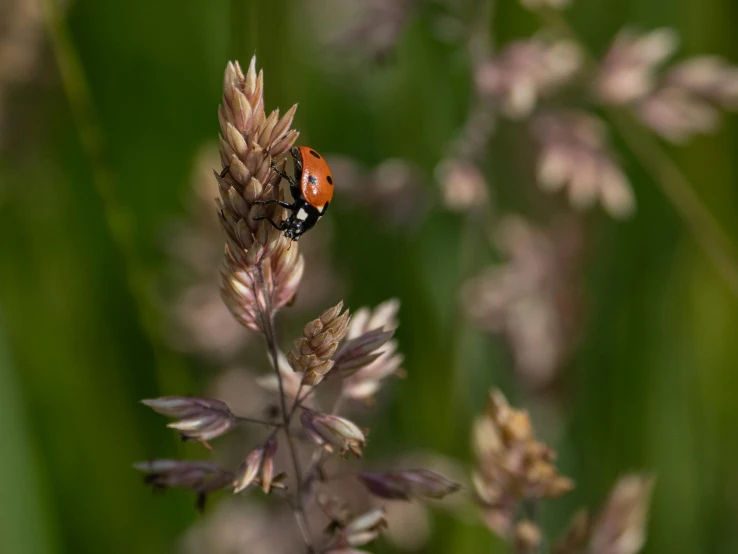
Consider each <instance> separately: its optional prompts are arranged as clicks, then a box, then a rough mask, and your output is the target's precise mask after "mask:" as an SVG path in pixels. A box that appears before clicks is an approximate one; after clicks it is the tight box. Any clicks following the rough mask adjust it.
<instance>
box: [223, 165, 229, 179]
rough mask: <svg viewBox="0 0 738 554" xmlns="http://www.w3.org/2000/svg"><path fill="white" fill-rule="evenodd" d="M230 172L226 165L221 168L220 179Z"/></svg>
mask: <svg viewBox="0 0 738 554" xmlns="http://www.w3.org/2000/svg"><path fill="white" fill-rule="evenodd" d="M230 170H231V166H230V165H227V166H225V167H224V168H223V171H221V172H220V178H221V179H222V178H223V177H225V176H226V175H228V172H229V171H230Z"/></svg>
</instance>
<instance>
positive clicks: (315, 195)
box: [300, 146, 333, 213]
mask: <svg viewBox="0 0 738 554" xmlns="http://www.w3.org/2000/svg"><path fill="white" fill-rule="evenodd" d="M300 154H301V157H302V175H301V178H300V189H301V190H300V192H302V197H303V198H304V199H305V201H306V202H307V203H308V204H310V205H311V206H313V207H314V208H316V209H317V210H319V211H320V212H321V213H322V212H324V211H325V208H327V207H328V204H330V202H331V199H332V198H333V174H332V173H331V170H330V168H329V167H328V164H327V163H326V161H325V159H323V158H322V157H321V155H320V154H318V153H317V152H316V151H315V150H313V149H311V148H308V147H307V146H301V147H300Z"/></svg>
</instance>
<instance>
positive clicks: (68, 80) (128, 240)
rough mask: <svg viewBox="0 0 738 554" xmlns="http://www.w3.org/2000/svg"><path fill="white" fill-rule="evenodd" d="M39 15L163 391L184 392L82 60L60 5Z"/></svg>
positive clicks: (48, 2) (50, 3)
mask: <svg viewBox="0 0 738 554" xmlns="http://www.w3.org/2000/svg"><path fill="white" fill-rule="evenodd" d="M41 10H42V12H43V18H44V23H45V25H46V31H47V33H48V36H49V40H50V43H51V48H52V51H53V53H54V58H55V59H56V64H57V66H58V68H59V75H60V76H61V81H62V86H63V88H64V92H65V94H66V96H67V100H68V102H69V107H70V110H71V113H72V117H73V119H74V122H75V125H76V127H77V133H78V134H79V138H80V142H81V143H82V148H83V149H84V151H85V154H86V155H87V158H88V160H89V163H90V168H91V171H92V182H93V186H94V188H95V191H96V192H97V194H98V196H99V197H100V199H101V200H102V204H103V210H104V213H105V222H106V223H107V226H108V230H109V231H110V235H111V237H112V239H113V242H114V243H115V244H116V246H117V247H118V250H119V251H120V253H121V255H122V257H123V265H124V268H125V277H126V283H127V285H128V289H129V291H130V293H131V296H132V297H133V299H134V301H135V305H136V311H137V315H138V320H139V323H140V325H141V328H142V329H143V331H144V333H145V334H146V336H147V337H148V339H149V343H150V345H151V348H152V349H153V352H154V356H155V359H156V368H157V377H158V382H159V387H160V390H173V389H177V388H180V386H181V385H180V384H179V383H181V381H182V379H183V377H184V375H185V372H184V371H183V370H182V369H183V368H182V365H181V363H179V361H178V360H177V359H176V358H175V357H174V356H172V355H171V353H169V351H168V350H167V349H165V348H162V346H161V341H160V333H159V317H158V315H157V310H156V309H155V308H154V306H153V305H152V303H151V301H150V299H149V295H148V293H147V290H148V288H149V287H148V283H149V282H150V278H149V275H148V271H147V270H146V268H145V267H144V266H143V263H142V262H141V260H140V257H139V256H138V254H137V252H136V247H135V239H134V231H133V224H132V217H131V214H130V211H129V210H127V209H126V207H125V206H124V205H123V204H122V203H121V201H120V199H119V197H118V194H117V191H116V182H115V176H114V175H113V172H112V171H111V170H110V167H109V164H108V163H107V161H106V156H105V142H104V138H103V133H102V131H101V129H100V125H99V123H98V121H97V117H96V115H95V111H94V109H93V103H92V98H91V94H90V90H89V86H88V83H87V79H86V77H85V72H84V68H83V67H82V63H81V61H80V58H79V54H78V53H77V51H76V49H75V47H74V44H73V43H72V40H71V37H70V33H69V28H68V26H67V25H66V22H65V20H64V17H63V14H62V13H61V10H60V8H59V2H56V1H55V0H42V2H41Z"/></svg>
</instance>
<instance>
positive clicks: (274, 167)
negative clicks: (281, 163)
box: [272, 162, 297, 187]
mask: <svg viewBox="0 0 738 554" xmlns="http://www.w3.org/2000/svg"><path fill="white" fill-rule="evenodd" d="M272 170H273V171H274V172H275V173H276V174H277V175H279V176H280V177H282V179H285V180H286V181H287V182H288V183H289V184H290V187H296V186H297V183H295V180H294V179H293V178H292V177H290V176H289V175H287V174H286V173H285V172H284V171H282V170H281V169H279V168H278V167H277V166H276V165H275V164H274V162H272Z"/></svg>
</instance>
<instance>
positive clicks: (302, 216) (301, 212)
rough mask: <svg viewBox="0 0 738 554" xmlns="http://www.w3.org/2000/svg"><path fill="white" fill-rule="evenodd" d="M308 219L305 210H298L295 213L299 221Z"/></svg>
mask: <svg viewBox="0 0 738 554" xmlns="http://www.w3.org/2000/svg"><path fill="white" fill-rule="evenodd" d="M307 217H308V213H307V212H306V211H305V208H300V210H299V211H298V212H297V219H299V220H300V221H305V220H306V219H307Z"/></svg>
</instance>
